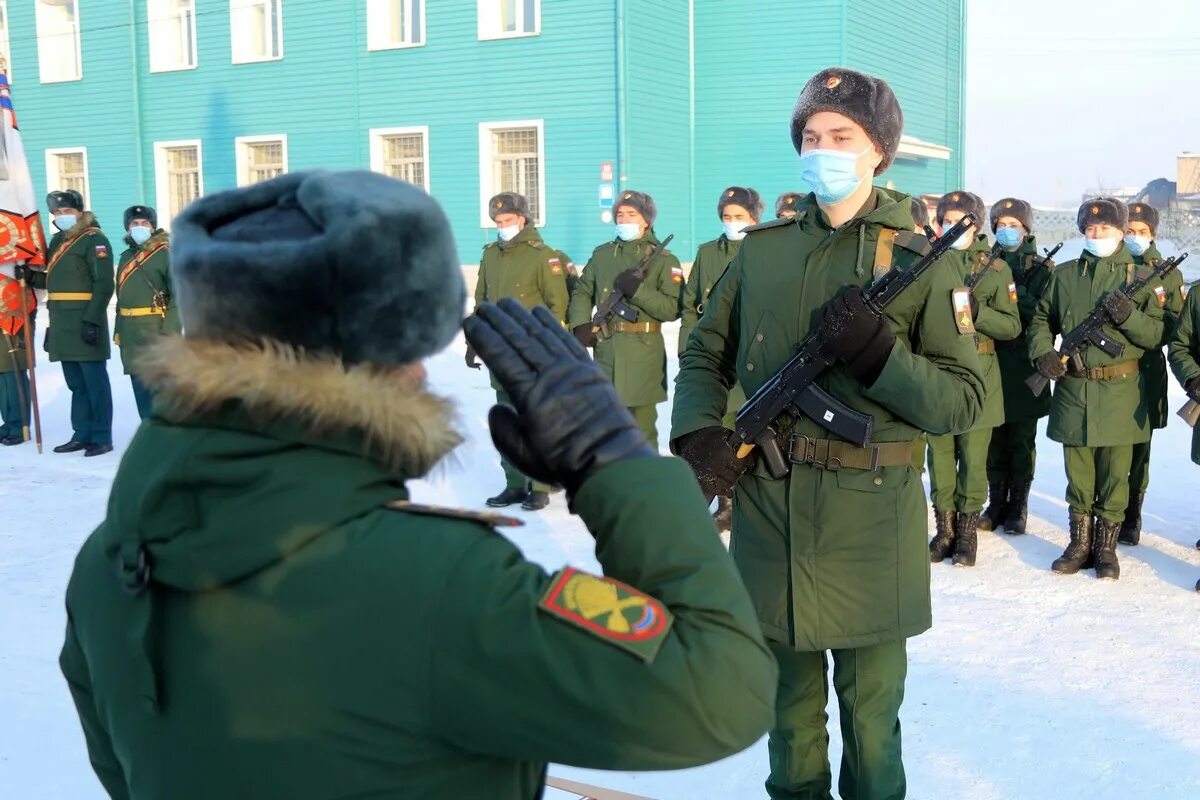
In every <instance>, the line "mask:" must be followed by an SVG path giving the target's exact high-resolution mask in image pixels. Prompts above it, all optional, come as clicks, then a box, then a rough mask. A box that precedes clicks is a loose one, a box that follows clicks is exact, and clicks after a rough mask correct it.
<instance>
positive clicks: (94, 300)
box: [32, 211, 113, 361]
mask: <svg viewBox="0 0 1200 800" xmlns="http://www.w3.org/2000/svg"><path fill="white" fill-rule="evenodd" d="M34 276H35V277H34V278H33V279H32V282H33V283H34V285H36V286H37V287H38V288H39V289H45V290H46V292H47V295H48V296H47V302H46V308H47V311H48V312H49V317H50V327H49V328H47V330H46V341H45V346H46V352H47V353H49V354H50V360H51V361H107V360H108V357H109V355H110V354H111V351H110V349H109V341H108V336H109V334H108V301H109V300H111V299H112V296H113V252H112V246H111V245H110V244H109V243H108V238H107V237H106V236H105V235H104V234H103V233H101V231H100V225H99V223H97V222H96V217H95V215H94V214H92V212H90V211H85V212H83V213H82V214H81V215H80V216H79V221H78V222H77V223H75V227H73V228H71V230H69V231H66V232H63V231H59V232H58V233H56V234H54V238H53V239H51V240H50V244H49V246H48V247H47V252H46V272H45V273H44V274H38V273H34ZM84 322H90V323H92V324H94V325H97V326H99V328H100V336H99V339H98V340H97V341H96V344H94V345H88V344H84V342H83V335H82V332H83V323H84Z"/></svg>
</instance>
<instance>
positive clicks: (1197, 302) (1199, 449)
mask: <svg viewBox="0 0 1200 800" xmlns="http://www.w3.org/2000/svg"><path fill="white" fill-rule="evenodd" d="M1197 286H1200V283H1194V284H1192V288H1191V291H1189V292H1188V293H1187V300H1186V301H1185V302H1184V304H1183V309H1182V310H1181V311H1180V313H1179V324H1178V325H1177V326H1176V327H1175V335H1174V336H1173V337H1172V338H1171V345H1170V348H1169V350H1168V353H1169V355H1170V359H1171V371H1172V372H1174V373H1175V378H1176V380H1178V381H1179V383H1180V385H1183V386H1186V385H1187V383H1188V381H1191V380H1195V379H1196V378H1200V291H1197V289H1196V287H1197ZM1192 461H1193V462H1195V463H1196V464H1200V425H1197V426H1196V427H1195V428H1193V429H1192Z"/></svg>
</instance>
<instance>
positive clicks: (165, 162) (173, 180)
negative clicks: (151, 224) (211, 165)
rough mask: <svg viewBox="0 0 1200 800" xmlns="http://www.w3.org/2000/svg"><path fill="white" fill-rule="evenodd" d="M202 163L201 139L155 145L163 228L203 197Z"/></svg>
mask: <svg viewBox="0 0 1200 800" xmlns="http://www.w3.org/2000/svg"><path fill="white" fill-rule="evenodd" d="M203 164H204V162H203V158H202V155H201V149H200V141H199V140H198V139H193V140H189V141H184V142H155V143H154V183H155V190H156V194H157V207H158V210H159V212H160V213H159V219H160V220H165V221H166V224H164V225H163V227H164V228H170V220H173V219H174V218H175V217H176V216H178V215H179V212H180V211H183V209H184V208H186V207H187V205H188V204H189V203H191V202H192V201H193V200H195V199H197V198H198V197H200V195H202V194H204V169H203ZM163 211H165V212H166V213H165V214H163V213H161V212H163Z"/></svg>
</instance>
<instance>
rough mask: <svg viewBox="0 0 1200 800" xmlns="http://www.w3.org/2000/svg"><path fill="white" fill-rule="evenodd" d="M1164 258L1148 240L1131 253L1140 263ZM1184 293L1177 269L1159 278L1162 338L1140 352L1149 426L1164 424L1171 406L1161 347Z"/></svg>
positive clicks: (1168, 336)
mask: <svg viewBox="0 0 1200 800" xmlns="http://www.w3.org/2000/svg"><path fill="white" fill-rule="evenodd" d="M1162 260H1163V255H1162V253H1161V252H1159V249H1158V248H1157V247H1155V246H1154V244H1153V243H1151V245H1150V247H1149V248H1148V249H1147V250H1146V252H1144V253H1142V254H1141V255H1140V256H1134V257H1133V263H1135V264H1137V265H1138V266H1139V267H1140V266H1145V265H1149V266H1151V267H1153V266H1156V265H1158V264H1159V263H1161V262H1162ZM1186 296H1187V290H1186V285H1185V283H1184V280H1183V275H1182V274H1181V273H1180V272H1179V270H1178V269H1175V270H1172V271H1171V273H1170V274H1169V275H1167V276H1166V277H1165V278H1163V280H1162V292H1161V293H1159V294H1157V295H1156V298H1155V299H1159V298H1161V302H1162V309H1163V333H1162V341H1161V342H1160V343H1159V345H1158V346H1157V347H1151V348H1149V349H1147V350H1146V354H1145V355H1144V356H1142V380H1143V382H1144V383H1145V386H1146V404H1147V406H1148V407H1149V409H1150V427H1152V428H1165V427H1167V419H1168V417H1169V415H1170V410H1169V409H1168V408H1167V358H1166V356H1165V355H1163V348H1164V347H1166V346H1167V345H1168V344H1169V343H1170V342H1171V338H1172V337H1173V336H1174V335H1175V328H1176V327H1177V326H1178V325H1179V313H1180V312H1181V311H1182V310H1183V298H1184V297H1186Z"/></svg>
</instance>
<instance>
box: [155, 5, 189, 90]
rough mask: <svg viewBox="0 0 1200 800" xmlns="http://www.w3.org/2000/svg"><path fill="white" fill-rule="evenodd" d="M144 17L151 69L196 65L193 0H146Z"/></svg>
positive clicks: (161, 69) (163, 69)
mask: <svg viewBox="0 0 1200 800" xmlns="http://www.w3.org/2000/svg"><path fill="white" fill-rule="evenodd" d="M146 18H147V19H148V20H149V23H150V24H149V25H148V27H147V35H148V37H149V41H150V71H151V72H169V71H171V70H176V69H193V68H195V66H196V3H195V0H146Z"/></svg>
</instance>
